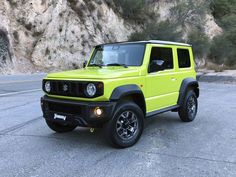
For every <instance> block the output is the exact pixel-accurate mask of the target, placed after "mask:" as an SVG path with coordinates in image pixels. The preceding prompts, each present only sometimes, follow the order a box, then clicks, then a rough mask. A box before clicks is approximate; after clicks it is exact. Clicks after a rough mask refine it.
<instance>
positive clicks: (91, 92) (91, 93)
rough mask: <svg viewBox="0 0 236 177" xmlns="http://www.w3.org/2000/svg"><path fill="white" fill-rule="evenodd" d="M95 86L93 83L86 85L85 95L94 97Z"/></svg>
mask: <svg viewBox="0 0 236 177" xmlns="http://www.w3.org/2000/svg"><path fill="white" fill-rule="evenodd" d="M96 91H97V89H96V86H95V85H94V84H93V83H90V84H88V85H87V94H88V96H94V95H95V94H96Z"/></svg>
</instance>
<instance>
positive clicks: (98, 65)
mask: <svg viewBox="0 0 236 177" xmlns="http://www.w3.org/2000/svg"><path fill="white" fill-rule="evenodd" d="M89 66H97V67H99V68H102V66H103V65H101V64H95V63H93V64H89Z"/></svg>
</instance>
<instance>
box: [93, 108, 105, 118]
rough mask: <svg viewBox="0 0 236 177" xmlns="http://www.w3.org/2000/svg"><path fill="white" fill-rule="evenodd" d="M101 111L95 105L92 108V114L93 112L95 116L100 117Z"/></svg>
mask: <svg viewBox="0 0 236 177" xmlns="http://www.w3.org/2000/svg"><path fill="white" fill-rule="evenodd" d="M102 113H103V110H102V109H101V108H99V107H96V108H95V109H94V114H95V115H96V116H98V117H100V116H101V115H102Z"/></svg>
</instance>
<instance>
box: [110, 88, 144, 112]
mask: <svg viewBox="0 0 236 177" xmlns="http://www.w3.org/2000/svg"><path fill="white" fill-rule="evenodd" d="M133 94H138V95H140V98H141V102H142V103H141V102H140V101H138V104H139V105H142V110H143V112H144V114H146V102H145V98H144V95H143V92H142V90H141V89H140V88H139V87H138V86H137V85H135V84H130V85H123V86H119V87H116V88H115V89H114V90H113V92H112V94H111V96H110V101H118V100H120V99H121V98H122V97H125V96H129V95H133ZM135 99H136V98H135Z"/></svg>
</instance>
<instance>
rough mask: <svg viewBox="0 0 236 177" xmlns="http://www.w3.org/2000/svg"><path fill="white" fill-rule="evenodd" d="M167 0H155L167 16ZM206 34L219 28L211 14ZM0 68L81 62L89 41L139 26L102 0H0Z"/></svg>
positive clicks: (114, 37)
mask: <svg viewBox="0 0 236 177" xmlns="http://www.w3.org/2000/svg"><path fill="white" fill-rule="evenodd" d="M169 6H170V7H171V4H170V2H169V0H161V1H157V7H165V9H166V10H164V11H163V10H161V9H163V8H157V10H158V9H159V10H158V12H159V13H160V18H168V16H169V13H168V9H169V8H168V7H169ZM209 19H210V20H209V21H210V22H209V23H208V24H209V25H208V26H209V27H210V29H209V33H210V34H209V35H211V36H214V34H215V32H214V30H211V29H215V30H218V29H217V25H216V24H215V23H214V20H212V18H210V17H209ZM0 20H1V23H0V73H5V74H6V73H20V72H35V71H53V70H66V69H73V68H78V67H81V65H82V63H83V61H84V60H86V59H88V57H89V54H90V52H91V51H90V50H91V49H92V46H94V45H96V44H99V43H104V42H114V41H125V40H127V39H128V37H129V35H130V34H131V33H132V32H134V31H135V29H137V28H138V27H137V26H135V25H134V24H131V23H129V22H128V21H127V20H124V19H123V18H121V17H120V16H119V15H118V14H116V13H115V12H114V11H113V9H112V8H109V7H108V6H107V4H106V3H104V1H103V0H100V1H99V0H98V1H88V0H37V1H36V0H27V1H25V0H21V1H18V0H1V1H0Z"/></svg>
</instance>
